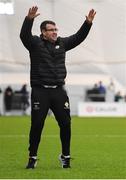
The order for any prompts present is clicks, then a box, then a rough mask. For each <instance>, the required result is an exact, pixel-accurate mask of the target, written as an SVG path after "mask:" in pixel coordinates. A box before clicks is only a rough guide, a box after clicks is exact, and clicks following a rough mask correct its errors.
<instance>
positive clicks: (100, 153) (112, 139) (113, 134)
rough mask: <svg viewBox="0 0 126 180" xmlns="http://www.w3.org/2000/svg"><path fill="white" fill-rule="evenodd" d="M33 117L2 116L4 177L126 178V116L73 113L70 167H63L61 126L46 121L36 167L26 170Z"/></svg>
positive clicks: (1, 171)
mask: <svg viewBox="0 0 126 180" xmlns="http://www.w3.org/2000/svg"><path fill="white" fill-rule="evenodd" d="M29 128H30V117H27V116H22V117H18V116H11V117H2V116H1V117H0V178H1V179H5V178H8V179H126V118H79V117H72V140H71V156H72V158H73V159H72V160H71V168H70V169H62V168H61V165H60V163H59V161H58V155H59V154H60V152H61V144H60V139H59V128H58V125H57V122H56V121H55V119H54V117H48V118H47V119H46V122H45V127H44V130H43V136H42V139H41V143H40V146H39V151H38V159H39V161H38V165H37V167H36V169H34V170H32V169H30V170H27V169H25V166H26V164H27V160H28V150H27V148H28V134H29Z"/></svg>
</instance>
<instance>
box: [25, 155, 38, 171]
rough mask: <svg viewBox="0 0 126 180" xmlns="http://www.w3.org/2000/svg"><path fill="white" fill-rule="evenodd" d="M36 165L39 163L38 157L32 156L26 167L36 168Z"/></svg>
mask: <svg viewBox="0 0 126 180" xmlns="http://www.w3.org/2000/svg"><path fill="white" fill-rule="evenodd" d="M36 165H37V159H34V158H32V157H30V158H29V161H28V165H27V166H26V169H34V168H35V167H36Z"/></svg>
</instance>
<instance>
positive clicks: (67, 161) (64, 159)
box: [59, 154, 71, 168]
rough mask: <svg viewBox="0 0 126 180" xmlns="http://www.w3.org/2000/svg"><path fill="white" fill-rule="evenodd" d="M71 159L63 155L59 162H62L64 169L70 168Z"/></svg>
mask: <svg viewBox="0 0 126 180" xmlns="http://www.w3.org/2000/svg"><path fill="white" fill-rule="evenodd" d="M70 159H71V158H70V157H65V156H63V155H62V154H60V155H59V160H60V162H61V165H62V168H70Z"/></svg>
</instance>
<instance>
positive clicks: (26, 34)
mask: <svg viewBox="0 0 126 180" xmlns="http://www.w3.org/2000/svg"><path fill="white" fill-rule="evenodd" d="M33 21H34V19H32V20H31V19H28V18H27V17H26V18H25V20H24V22H23V25H22V28H21V32H20V39H21V41H22V43H23V44H24V46H25V47H26V48H27V49H28V50H30V49H31V48H32V46H33V45H34V36H32V32H31V29H32V26H33Z"/></svg>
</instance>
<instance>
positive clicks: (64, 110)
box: [20, 6, 96, 169]
mask: <svg viewBox="0 0 126 180" xmlns="http://www.w3.org/2000/svg"><path fill="white" fill-rule="evenodd" d="M95 14H96V12H95V11H94V10H93V9H92V10H90V11H89V14H88V15H87V16H86V20H85V21H84V23H83V24H82V26H81V27H80V29H79V30H78V31H77V32H76V33H75V34H73V35H71V36H69V37H59V36H58V35H57V33H58V29H57V26H56V24H55V22H53V21H50V20H46V21H44V22H42V23H41V25H40V31H41V35H40V36H33V35H32V32H31V30H32V26H33V22H34V19H35V18H36V17H37V16H39V15H40V14H39V13H38V7H37V6H34V7H32V8H30V9H29V12H28V15H27V16H26V18H25V20H24V23H23V25H22V29H21V32H20V38H21V40H22V43H23V44H24V46H25V47H26V48H27V50H28V51H29V54H30V61H31V70H30V82H31V88H32V92H31V129H30V134H29V160H28V164H27V166H26V168H27V169H29V168H32V169H33V168H35V167H36V164H37V151H38V146H39V143H40V139H41V133H42V130H43V126H44V122H45V119H46V116H47V113H48V110H49V109H51V110H52V112H53V113H54V116H55V119H56V121H57V123H58V125H59V128H60V139H61V146H62V150H61V154H60V155H59V160H60V162H61V165H62V168H70V159H71V157H70V139H71V116H70V105H69V98H68V96H67V92H66V90H65V87H64V86H65V78H66V73H67V72H66V66H65V55H66V52H67V51H68V50H71V49H73V48H75V47H76V46H78V45H79V44H80V43H81V42H83V41H84V39H85V38H86V37H87V35H88V33H89V31H90V28H91V26H92V21H93V19H94V17H95Z"/></svg>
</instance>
